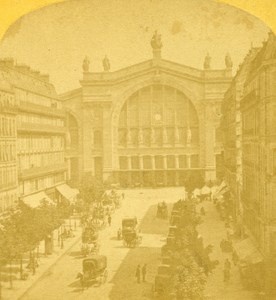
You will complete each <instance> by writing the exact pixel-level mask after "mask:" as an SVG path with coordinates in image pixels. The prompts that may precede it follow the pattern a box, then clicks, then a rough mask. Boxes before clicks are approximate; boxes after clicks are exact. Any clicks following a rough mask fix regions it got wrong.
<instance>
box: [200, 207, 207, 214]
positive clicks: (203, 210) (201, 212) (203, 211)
mask: <svg viewBox="0 0 276 300" xmlns="http://www.w3.org/2000/svg"><path fill="white" fill-rule="evenodd" d="M200 214H201V215H202V216H205V214H206V213H205V209H204V207H203V206H202V207H201V209H200Z"/></svg>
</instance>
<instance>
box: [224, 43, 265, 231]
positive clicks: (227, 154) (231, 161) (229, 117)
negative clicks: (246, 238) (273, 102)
mask: <svg viewBox="0 0 276 300" xmlns="http://www.w3.org/2000/svg"><path fill="white" fill-rule="evenodd" d="M258 50H259V49H258V48H252V49H251V50H250V51H249V53H248V54H247V56H246V57H245V59H244V61H243V63H242V64H241V65H240V67H239V69H238V71H237V74H236V75H235V77H234V78H233V81H232V83H231V85H230V87H229V89H228V90H227V92H226V93H225V96H224V99H223V102H222V106H221V112H222V118H221V127H220V128H221V132H222V135H223V178H224V181H225V183H226V184H227V186H228V191H229V193H227V195H226V194H225V195H224V197H225V198H227V199H225V200H226V201H227V202H228V205H227V207H228V209H229V211H228V214H229V215H231V216H233V217H234V219H235V221H236V222H237V223H239V224H237V225H240V223H241V218H242V205H241V191H242V121H241V110H240V102H241V100H242V98H243V95H244V84H245V81H246V78H247V75H248V71H249V69H250V66H251V62H252V60H253V59H254V58H255V56H256V54H257V52H258ZM237 229H240V228H239V226H238V227H237Z"/></svg>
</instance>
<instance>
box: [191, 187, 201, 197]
mask: <svg viewBox="0 0 276 300" xmlns="http://www.w3.org/2000/svg"><path fill="white" fill-rule="evenodd" d="M200 195H201V190H200V189H198V188H196V189H194V191H193V196H194V197H197V196H200Z"/></svg>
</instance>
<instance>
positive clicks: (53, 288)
mask: <svg viewBox="0 0 276 300" xmlns="http://www.w3.org/2000/svg"><path fill="white" fill-rule="evenodd" d="M124 193H125V200H124V203H123V205H122V207H121V208H120V209H119V210H118V211H116V212H115V214H114V215H113V217H112V224H111V226H110V227H107V228H106V229H104V230H103V231H101V232H100V237H99V240H100V245H101V248H100V252H101V254H104V255H106V256H107V257H108V273H109V275H108V280H107V283H106V284H104V285H102V286H97V287H96V286H92V287H89V288H88V289H85V290H84V291H82V289H81V287H80V284H79V280H77V279H76V276H77V273H78V272H80V271H81V268H82V265H81V264H82V257H81V256H80V244H77V245H76V246H74V247H73V248H72V250H71V251H70V252H69V253H68V254H66V255H65V256H64V257H62V258H61V259H60V260H59V261H58V262H57V264H56V265H55V266H53V267H52V268H50V269H49V270H48V272H46V273H45V274H44V276H43V277H42V278H41V280H39V281H38V282H37V283H36V284H35V285H34V286H33V287H32V288H31V289H30V290H29V291H28V292H27V293H26V294H25V295H24V296H23V297H22V298H21V299H24V300H38V299H39V300H55V299H97V300H101V299H102V300H106V299H113V300H123V299H125V300H126V299H133V300H134V299H137V300H138V299H149V298H151V297H152V295H153V293H152V285H153V282H154V277H155V275H156V268H157V266H158V264H159V262H160V247H161V246H162V245H163V244H164V241H165V238H166V235H167V232H168V220H159V219H156V218H155V215H156V204H157V203H158V202H160V201H163V200H164V201H166V202H167V203H169V202H174V201H176V200H178V199H179V198H181V197H182V198H183V194H184V189H183V188H166V189H156V190H150V189H144V190H127V191H124ZM134 215H135V216H137V218H138V220H139V224H140V229H141V234H142V243H141V244H140V245H139V246H138V247H136V248H131V249H129V248H127V247H125V246H123V242H122V241H118V240H117V237H116V232H117V229H118V228H119V227H120V226H121V220H122V217H124V216H134ZM144 263H146V264H147V278H146V282H145V283H141V284H138V283H137V282H136V278H135V269H136V266H137V265H138V264H141V265H142V264H144Z"/></svg>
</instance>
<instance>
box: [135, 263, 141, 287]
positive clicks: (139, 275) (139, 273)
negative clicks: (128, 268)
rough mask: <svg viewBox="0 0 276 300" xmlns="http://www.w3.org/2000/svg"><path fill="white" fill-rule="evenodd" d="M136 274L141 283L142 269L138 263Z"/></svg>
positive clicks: (138, 281)
mask: <svg viewBox="0 0 276 300" xmlns="http://www.w3.org/2000/svg"><path fill="white" fill-rule="evenodd" d="M135 276H136V278H137V283H140V280H141V269H140V265H138V266H137V268H136V273H135Z"/></svg>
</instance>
